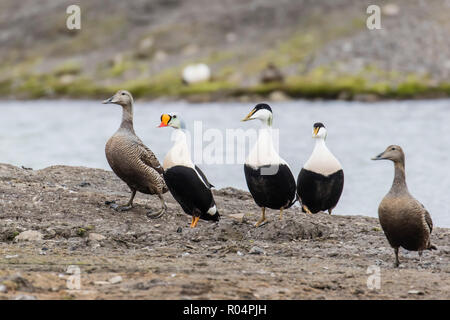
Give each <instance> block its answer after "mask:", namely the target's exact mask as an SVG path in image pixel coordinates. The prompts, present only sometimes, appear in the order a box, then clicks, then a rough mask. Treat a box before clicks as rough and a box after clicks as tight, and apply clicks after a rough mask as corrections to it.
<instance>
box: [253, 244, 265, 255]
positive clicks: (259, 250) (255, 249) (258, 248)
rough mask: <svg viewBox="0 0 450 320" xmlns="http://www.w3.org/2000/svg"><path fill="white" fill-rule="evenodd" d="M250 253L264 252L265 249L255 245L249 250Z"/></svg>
mask: <svg viewBox="0 0 450 320" xmlns="http://www.w3.org/2000/svg"><path fill="white" fill-rule="evenodd" d="M249 253H250V254H264V250H263V249H261V248H260V247H257V246H254V247H252V248H251V249H250V251H249Z"/></svg>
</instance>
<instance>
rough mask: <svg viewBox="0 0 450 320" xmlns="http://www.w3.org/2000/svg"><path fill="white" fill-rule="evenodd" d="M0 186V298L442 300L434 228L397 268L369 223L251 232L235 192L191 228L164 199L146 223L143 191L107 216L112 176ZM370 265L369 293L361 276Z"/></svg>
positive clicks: (40, 177) (445, 295) (58, 169)
mask: <svg viewBox="0 0 450 320" xmlns="http://www.w3.org/2000/svg"><path fill="white" fill-rule="evenodd" d="M0 190H1V192H0V299H34V298H36V299H449V298H450V277H449V275H450V264H449V262H450V259H449V253H450V246H449V240H450V230H449V229H444V228H436V229H435V230H434V231H433V235H432V241H433V243H434V244H436V245H437V246H438V248H439V250H438V251H434V252H425V253H424V256H423V258H422V261H421V262H420V261H419V260H418V255H417V253H416V252H411V253H408V252H406V251H402V252H401V262H402V264H401V266H400V268H398V269H396V268H394V267H393V262H394V254H393V250H392V249H391V248H390V247H389V245H388V243H387V241H386V239H385V237H384V234H383V232H382V231H381V229H380V225H379V223H378V220H377V219H374V218H369V217H364V216H334V215H333V216H329V215H327V214H317V215H306V214H303V213H301V212H300V209H299V207H297V206H295V207H293V208H291V209H289V210H287V211H286V212H285V215H284V218H283V220H282V221H280V220H278V212H275V211H272V210H270V211H269V219H270V222H269V223H267V224H266V225H264V226H262V227H260V228H254V226H253V224H254V223H255V222H256V221H257V220H258V218H259V214H260V212H259V209H258V208H257V207H256V205H255V204H254V203H253V201H252V199H251V197H250V195H249V193H248V192H244V191H240V190H236V189H232V188H225V189H221V190H218V191H215V198H216V202H217V205H218V208H219V210H220V213H221V214H222V219H221V220H220V222H218V223H211V222H207V221H200V222H199V224H198V226H197V228H195V229H190V228H189V224H190V220H191V219H190V217H189V216H187V215H185V214H184V213H183V212H182V210H181V208H180V207H179V205H178V204H177V203H176V202H175V201H174V200H173V198H172V197H171V196H170V195H169V194H166V195H165V198H166V200H167V203H168V211H167V213H166V215H165V216H163V217H162V218H161V219H158V220H149V219H148V218H147V217H146V215H145V213H146V212H147V211H149V210H157V209H158V206H159V201H158V200H157V198H156V197H152V196H147V195H142V194H139V195H138V196H137V197H136V201H135V204H136V206H135V208H134V209H133V210H131V211H129V212H123V213H118V212H116V211H114V210H112V209H110V208H109V206H108V205H106V204H105V202H106V201H112V200H114V201H116V202H117V203H124V202H126V201H127V200H128V197H129V191H128V190H127V187H126V186H125V185H124V184H123V183H122V182H121V181H120V180H118V178H116V177H115V176H114V174H113V173H112V172H109V171H104V170H99V169H89V168H83V167H67V166H52V167H49V168H46V169H43V170H39V171H33V170H27V169H23V168H18V167H14V166H11V165H7V164H0ZM29 230H32V231H34V232H25V231H29ZM24 232H25V233H24ZM27 239H28V240H27ZM69 266H75V267H77V268H79V271H80V275H79V279H80V289H73V288H74V287H73V286H72V287H71V286H70V285H69V287H68V286H67V281H68V279H72V280H73V279H78V278H77V277H78V276H77V275H74V274H69V273H70V270H68V268H69ZM368 268H369V269H368ZM377 268H379V274H380V288H379V289H373V290H371V289H369V288H368V286H367V280H368V277H369V276H371V274H370V273H367V272H368V270H369V271H370V270H375V269H377ZM72 269H73V268H72ZM72 283H75V284H76V281H75V282H72Z"/></svg>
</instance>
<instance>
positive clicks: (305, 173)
mask: <svg viewBox="0 0 450 320" xmlns="http://www.w3.org/2000/svg"><path fill="white" fill-rule="evenodd" d="M343 189H344V171H342V170H339V171H336V172H335V173H333V174H331V175H329V176H324V175H321V174H319V173H315V172H313V171H309V170H306V169H304V168H303V169H302V170H301V171H300V173H299V175H298V179H297V192H298V196H299V198H300V200H301V201H302V204H304V205H305V206H307V207H308V209H309V210H310V211H311V212H312V213H317V212H319V211H325V210H329V209H333V208H334V207H335V206H336V205H337V203H338V201H339V198H340V197H341V194H342V190H343Z"/></svg>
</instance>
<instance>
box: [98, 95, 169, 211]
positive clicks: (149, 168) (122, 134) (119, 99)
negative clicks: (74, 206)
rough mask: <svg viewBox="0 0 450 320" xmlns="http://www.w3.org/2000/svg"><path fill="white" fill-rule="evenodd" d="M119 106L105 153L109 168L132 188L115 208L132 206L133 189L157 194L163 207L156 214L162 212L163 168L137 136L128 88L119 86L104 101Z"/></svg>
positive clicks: (164, 185)
mask: <svg viewBox="0 0 450 320" xmlns="http://www.w3.org/2000/svg"><path fill="white" fill-rule="evenodd" d="M103 103H113V104H118V105H120V106H122V110H123V112H122V123H121V125H120V127H119V129H118V130H117V131H116V133H115V134H114V135H113V136H112V137H111V138H109V140H108V142H107V143H106V147H105V153H106V159H107V160H108V163H109V165H110V166H111V169H112V170H113V171H114V173H115V174H116V175H117V176H118V177H119V178H120V179H122V181H124V182H125V183H126V184H127V185H128V187H130V189H131V198H130V201H129V202H128V203H127V204H126V205H125V206H122V207H117V208H116V209H117V210H120V211H125V210H129V209H131V208H132V207H133V199H134V196H135V195H136V191H139V192H141V193H145V194H156V195H158V197H159V199H160V201H161V204H162V208H161V210H160V211H159V212H158V213H156V214H150V213H149V214H147V216H149V217H151V218H157V217H160V216H162V215H163V214H164V212H165V211H166V209H167V206H166V204H165V202H164V198H163V197H162V194H163V193H165V192H167V190H168V189H167V186H166V184H165V182H164V178H163V172H164V171H163V168H162V167H161V164H160V163H159V161H158V159H157V158H156V156H155V155H154V153H153V152H152V151H151V150H150V149H149V148H147V147H146V146H145V145H144V144H143V143H142V141H141V139H139V137H138V136H136V133H135V132H134V128H133V97H132V96H131V94H130V93H129V92H128V91H125V90H119V91H118V92H117V93H116V94H115V95H114V96H112V97H111V98H109V99H107V100H105V101H103Z"/></svg>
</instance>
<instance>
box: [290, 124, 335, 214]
mask: <svg viewBox="0 0 450 320" xmlns="http://www.w3.org/2000/svg"><path fill="white" fill-rule="evenodd" d="M326 137H327V129H326V128H325V126H324V125H323V123H320V122H318V123H315V124H314V126H313V138H314V139H316V145H315V147H314V150H313V152H312V154H311V156H310V157H309V159H308V161H306V163H305V165H304V166H303V168H302V170H301V171H300V173H299V175H298V178H297V193H298V196H299V198H300V201H301V203H302V210H303V211H304V212H308V213H317V212H319V211H326V210H328V213H329V214H331V211H332V210H333V208H334V207H336V205H337V203H338V201H339V198H340V197H341V194H342V190H343V188H344V171H343V170H342V166H341V164H340V163H339V161H338V160H337V159H336V157H335V156H334V155H333V154H332V153H331V151H330V150H329V149H328V148H327V146H326V144H325V139H326Z"/></svg>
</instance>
